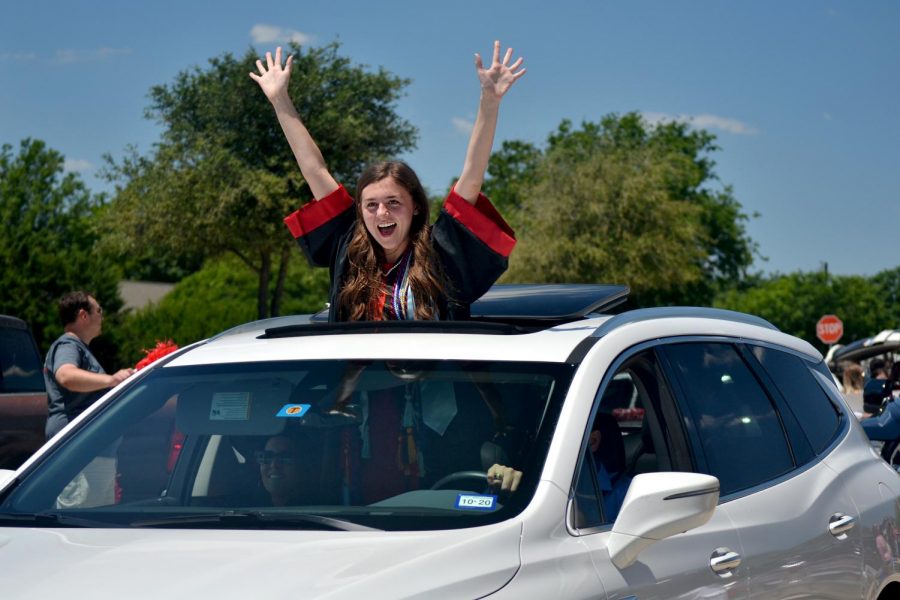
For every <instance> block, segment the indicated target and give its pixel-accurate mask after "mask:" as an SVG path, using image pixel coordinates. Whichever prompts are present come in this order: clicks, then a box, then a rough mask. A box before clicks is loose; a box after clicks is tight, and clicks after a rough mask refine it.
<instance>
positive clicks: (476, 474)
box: [431, 471, 487, 490]
mask: <svg viewBox="0 0 900 600" xmlns="http://www.w3.org/2000/svg"><path fill="white" fill-rule="evenodd" d="M465 479H468V480H477V481H478V482H479V483H481V484H482V486H487V473H485V472H484V471H456V472H455V473H450V474H449V475H447V476H446V477H441V478H440V479H438V480H437V482H435V484H434V485H433V486H431V489H432V490H439V489H441V488H443V487H444V486H446V485H447V484H448V483H453V482H454V481H460V480H465Z"/></svg>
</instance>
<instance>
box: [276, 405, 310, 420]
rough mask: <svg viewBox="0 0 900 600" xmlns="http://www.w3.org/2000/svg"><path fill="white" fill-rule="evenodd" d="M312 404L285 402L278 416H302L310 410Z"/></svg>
mask: <svg viewBox="0 0 900 600" xmlns="http://www.w3.org/2000/svg"><path fill="white" fill-rule="evenodd" d="M310 406H311V405H310V404H285V405H284V406H282V407H281V410H279V411H278V412H277V413H275V416H276V417H302V416H303V415H305V414H306V412H307V411H308V410H309V407H310Z"/></svg>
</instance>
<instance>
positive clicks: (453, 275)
mask: <svg viewBox="0 0 900 600" xmlns="http://www.w3.org/2000/svg"><path fill="white" fill-rule="evenodd" d="M284 222H285V224H286V225H287V226H288V229H290V231H291V234H292V235H293V236H294V237H295V238H296V239H297V243H298V244H299V245H300V249H301V250H302V251H303V253H304V254H305V255H306V258H307V260H309V263H310V264H311V265H312V266H316V267H325V266H327V267H328V268H329V270H330V272H331V290H330V292H329V302H330V309H329V313H328V319H329V320H330V321H340V320H343V318H342V316H341V315H339V314H338V302H337V296H338V292H339V291H340V289H341V286H342V285H343V283H344V281H345V279H346V277H347V269H348V261H347V247H348V245H349V243H350V239H351V237H352V236H353V228H354V226H355V224H356V209H355V207H354V201H353V198H351V197H350V194H348V193H347V190H346V189H345V188H344V186H342V185H341V186H338V188H337V189H336V190H335V191H334V192H332V193H330V194H329V195H327V196H326V197H324V198H322V199H321V200H313V201H312V202H310V203H308V204H306V205H304V206H303V207H301V208H300V209H299V210H297V211H296V212H294V213H292V214H290V215H289V216H287V217H286V218H285V219H284ZM431 240H432V243H433V244H434V248H435V251H436V253H437V256H438V260H440V261H441V268H442V269H443V272H444V276H445V278H446V281H445V286H446V289H447V290H448V296H449V298H446V299H439V301H440V309H441V314H442V315H444V316H445V318H448V319H466V318H468V317H469V307H470V305H471V304H472V302H474V301H475V300H477V299H478V298H480V297H481V296H482V294H484V293H485V292H486V291H487V290H488V289H489V288H490V287H491V286H492V285H493V284H494V282H495V281H497V279H498V278H499V277H500V275H502V274H503V272H504V271H506V268H507V266H508V265H509V255H510V253H511V252H512V249H513V247H514V246H515V244H516V237H515V233H514V232H513V230H512V229H511V228H510V226H509V225H508V224H507V223H506V221H504V220H503V217H501V216H500V213H498V212H497V210H496V209H495V208H494V206H493V205H492V204H491V203H490V201H489V200H488V199H487V197H485V196H484V195H483V194H479V196H478V200H477V201H476V203H475V205H474V206H473V205H471V204H469V203H468V202H467V201H466V200H465V199H464V198H462V197H461V196H459V195H458V194H457V193H456V192H455V191H454V190H451V191H450V193H449V194H448V195H447V199H446V200H445V202H444V206H443V207H442V208H441V212H440V215H439V216H438V218H437V221H436V222H435V224H434V226H433V227H432V229H431Z"/></svg>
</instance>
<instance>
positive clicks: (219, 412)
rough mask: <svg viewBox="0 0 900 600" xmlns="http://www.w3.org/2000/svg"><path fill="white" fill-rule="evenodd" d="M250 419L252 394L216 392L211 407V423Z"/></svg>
mask: <svg viewBox="0 0 900 600" xmlns="http://www.w3.org/2000/svg"><path fill="white" fill-rule="evenodd" d="M249 419H250V392H216V393H215V394H213V397H212V403H211V404H210V407H209V420H210V421H247V420H249Z"/></svg>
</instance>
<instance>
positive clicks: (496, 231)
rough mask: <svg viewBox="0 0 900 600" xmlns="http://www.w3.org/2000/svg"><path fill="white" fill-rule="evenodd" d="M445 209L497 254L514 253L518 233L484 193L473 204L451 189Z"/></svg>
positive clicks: (507, 254) (445, 202) (506, 254)
mask: <svg viewBox="0 0 900 600" xmlns="http://www.w3.org/2000/svg"><path fill="white" fill-rule="evenodd" d="M444 210H446V211H447V213H448V214H449V215H450V216H451V217H453V218H454V219H456V220H457V221H459V222H460V224H462V226H463V227H465V228H466V229H468V230H469V231H471V232H472V233H473V234H475V237H477V238H478V239H479V240H481V241H482V242H484V243H485V244H487V245H488V247H489V248H490V249H491V250H493V251H494V252H496V253H497V254H499V255H501V256H507V257H508V256H509V255H510V253H512V250H513V248H514V247H515V245H516V234H515V233H514V232H513V230H512V228H511V227H510V226H509V225H508V224H507V223H506V221H504V220H503V217H501V216H500V213H499V212H497V209H496V208H494V205H493V204H491V201H490V200H488V199H487V196H485V195H484V194H478V200H476V201H475V206H472V205H471V204H469V202H468V201H467V200H466V199H465V198H463V197H462V196H460V195H459V194H457V193H456V190H450V193H449V194H448V195H447V200H445V201H444Z"/></svg>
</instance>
